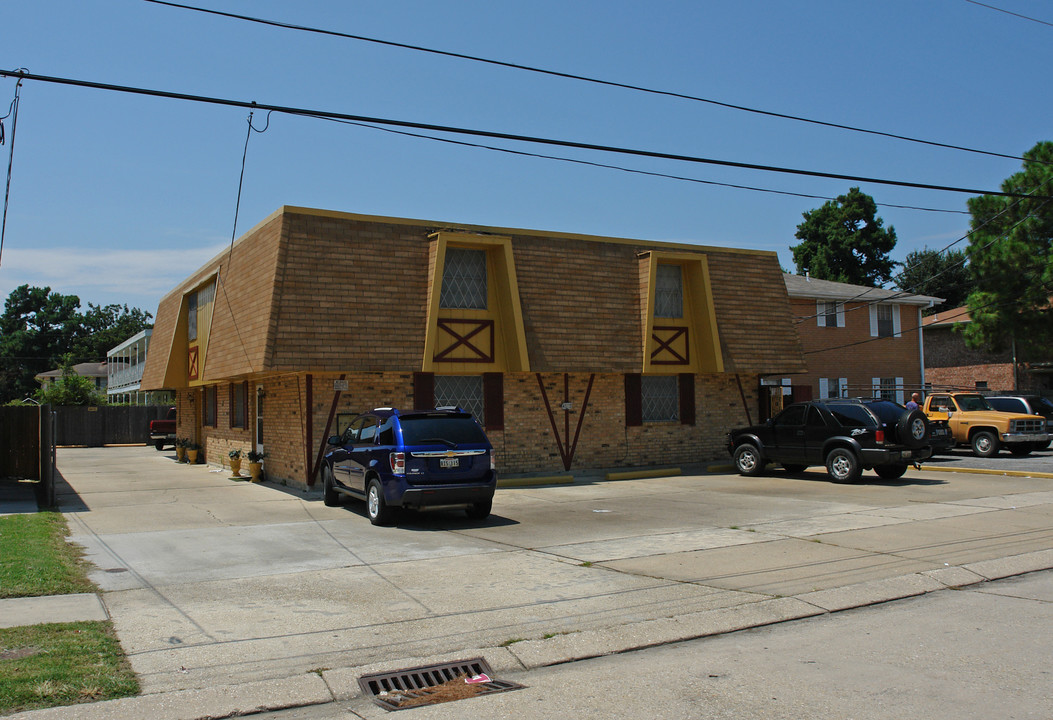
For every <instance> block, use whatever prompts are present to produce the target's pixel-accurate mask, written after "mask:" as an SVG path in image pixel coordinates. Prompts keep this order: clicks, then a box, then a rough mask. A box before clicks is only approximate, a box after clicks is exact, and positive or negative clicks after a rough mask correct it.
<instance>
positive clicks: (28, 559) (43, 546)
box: [0, 512, 95, 598]
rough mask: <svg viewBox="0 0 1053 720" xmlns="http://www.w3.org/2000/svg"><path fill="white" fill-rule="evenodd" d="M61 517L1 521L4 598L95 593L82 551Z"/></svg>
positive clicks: (0, 593)
mask: <svg viewBox="0 0 1053 720" xmlns="http://www.w3.org/2000/svg"><path fill="white" fill-rule="evenodd" d="M67 535H69V527H68V526H67V525H66V519H65V518H64V517H62V514H61V513H57V512H39V513H27V514H24V515H8V516H6V517H0V598H12V597H35V596H38V595H68V594H70V593H80V592H92V591H94V590H95V586H94V585H92V583H91V581H90V580H88V576H87V567H86V564H85V563H84V561H83V560H82V559H81V554H82V553H81V550H80V549H79V548H78V547H76V546H74V545H70V544H69V543H68V542H66V536H67Z"/></svg>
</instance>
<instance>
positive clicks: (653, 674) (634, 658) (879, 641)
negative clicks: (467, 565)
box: [259, 571, 1053, 720]
mask: <svg viewBox="0 0 1053 720" xmlns="http://www.w3.org/2000/svg"><path fill="white" fill-rule="evenodd" d="M501 679H502V680H509V681H512V682H516V683H519V684H521V685H523V686H525V687H524V689H521V690H514V691H510V692H505V693H501V694H495V695H489V696H486V697H479V698H471V699H467V700H460V701H457V702H451V703H447V704H443V705H434V706H430V707H424V708H418V709H414V710H412V711H411V712H412V713H413V714H412V717H414V718H419V719H420V720H447V719H453V718H458V719H459V718H465V717H472V718H523V719H526V720H534V719H537V720H542V719H546V718H553V719H555V718H560V719H562V718H571V717H573V718H597V719H599V718H670V719H672V718H685V719H687V718H691V719H694V718H707V719H711V720H719V719H721V718H726V719H729V720H731V719H733V720H771V718H810V719H811V720H845V719H849V718H859V719H864V718H865V719H866V720H884V719H888V720H902V719H903V718H927V719H928V720H971V719H973V718H975V719H976V720H990V719H991V718H999V719H1000V720H1008V719H1009V718H1020V719H1022V718H1034V719H1035V720H1045V719H1047V718H1049V717H1051V716H1053V572H1050V571H1045V572H1038V573H1032V574H1029V575H1024V576H1020V577H1015V578H1011V579H1007V580H1001V581H997V582H991V583H984V584H981V585H975V586H971V587H968V588H963V589H960V590H944V591H940V592H937V593H931V594H927V595H923V596H920V597H916V598H911V599H908V600H899V601H895V602H891V603H884V604H881V605H875V606H870V607H866V608H859V609H855V610H848V611H845V612H842V613H836V614H831V615H823V616H820V617H815V618H809V619H806V620H798V621H793V622H788V623H782V624H779V625H773V626H768V627H763V628H756V629H750V630H743V631H741V632H736V633H730V634H726V635H721V636H717V637H710V638H703V639H700V640H692V641H689V642H684V643H676V644H672V645H666V646H662V647H657V648H650V649H647V650H640V651H635V652H629V653H624V654H620V655H613V656H608V657H602V658H594V659H590V660H583V661H580V662H574V663H566V664H562V665H557V666H552V667H545V668H539V669H537V670H532V671H528V672H519V673H508V674H504V675H502V676H501ZM388 714H389V713H388V712H387V711H385V710H383V709H381V708H380V707H378V706H376V705H375V704H373V703H372V702H371V701H369V700H368V699H366V698H358V699H356V700H354V701H350V702H341V703H334V704H330V705H321V706H314V707H308V708H299V709H294V710H287V711H281V712H274V713H267V714H264V715H260V716H259V717H260V718H261V720H264V719H266V720H328V719H330V718H347V717H356V718H367V719H373V718H381V717H385V716H387V715H388Z"/></svg>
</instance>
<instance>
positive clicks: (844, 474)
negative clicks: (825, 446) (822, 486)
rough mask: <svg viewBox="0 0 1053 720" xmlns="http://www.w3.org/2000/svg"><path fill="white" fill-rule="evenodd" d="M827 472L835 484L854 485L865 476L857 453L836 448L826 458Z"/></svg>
mask: <svg viewBox="0 0 1053 720" xmlns="http://www.w3.org/2000/svg"><path fill="white" fill-rule="evenodd" d="M826 471H827V472H828V473H829V474H830V477H831V478H832V479H833V481H834V482H838V483H853V482H855V481H856V480H858V479H859V476H860V475H862V474H863V468H862V467H861V466H860V464H859V460H858V459H856V456H855V453H853V452H852V451H851V450H848V449H846V448H834V449H833V450H831V451H830V453H829V454H828V455H827V456H826Z"/></svg>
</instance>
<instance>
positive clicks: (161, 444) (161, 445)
mask: <svg viewBox="0 0 1053 720" xmlns="http://www.w3.org/2000/svg"><path fill="white" fill-rule="evenodd" d="M154 447H155V448H157V452H161V451H162V450H164V449H165V441H164V440H155V441H154Z"/></svg>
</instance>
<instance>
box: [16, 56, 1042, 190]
mask: <svg viewBox="0 0 1053 720" xmlns="http://www.w3.org/2000/svg"><path fill="white" fill-rule="evenodd" d="M0 77H19V78H23V79H26V80H36V81H40V82H47V83H55V84H59V85H72V86H75V87H84V88H92V89H96V90H110V91H113V92H122V93H131V94H136V95H147V96H151V97H163V98H170V99H174V100H187V101H192V102H200V103H210V104H213V105H225V106H228V107H243V108H256V109H260V110H270V111H272V112H279V113H285V114H288V115H299V116H307V117H325V118H333V119H340V120H352V121H356V122H364V123H373V124H376V125H390V126H394V127H403V128H413V129H417V130H429V131H434V132H446V133H452V134H455V135H470V136H474V137H487V138H495V139H500V140H512V141H515V142H525V143H534V144H538V145H553V146H557V147H566V148H575V149H578V150H592V151H597V152H607V153H616V154H622V155H632V156H635V157H649V158H658V159H661V160H675V161H679V162H690V163H699V164H705V165H717V166H721V167H733V168H739V169H744V170H758V171H762V172H776V173H783V174H787V175H798V176H806V177H821V178H828V179H833V180H848V181H850V182H858V183H874V184H877V185H893V186H896V187H909V188H917V189H921V190H937V191H940V192H957V193H966V194H969V195H998V196H1002V197H1023V195H1021V194H1020V193H1011V192H1005V191H1000V190H977V189H975V188H963V187H954V186H949V185H936V184H932V183H918V182H909V181H905V180H887V179H882V178H871V177H863V176H859V175H846V174H842V173H831V172H821V171H817V170H801V169H798V168H787V167H779V166H775V165H761V164H759V163H745V162H736V161H732V160H717V159H715V158H704V157H698V156H693V155H681V154H677V153H666V152H658V151H654V150H639V149H633V148H624V147H616V146H612V145H598V144H596V143H585V142H576V141H572V140H556V139H552V138H543V137H536V136H530V135H517V134H514V133H505V132H496V131H490V130H474V129H470V128H462V127H454V126H448V125H435V124H433V123H422V122H413V121H409V120H392V119H387V118H377V117H368V116H364V115H352V114H349V113H338V112H329V111H323V110H310V109H307V108H297V107H289V106H282V105H269V104H264V103H256V102H245V101H243V100H230V99H225V98H217V97H208V96H204V95H192V94H188V93H177V92H170V91H166V90H151V89H147V88H138V87H131V86H128V85H113V84H110V83H100V82H92V81H88V80H75V79H71V78H60V77H52V76H47V75H30V74H27V73H22V72H18V71H10V70H0ZM1042 199H1048V200H1053V197H1050V198H1045V197H1044V198H1042Z"/></svg>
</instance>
